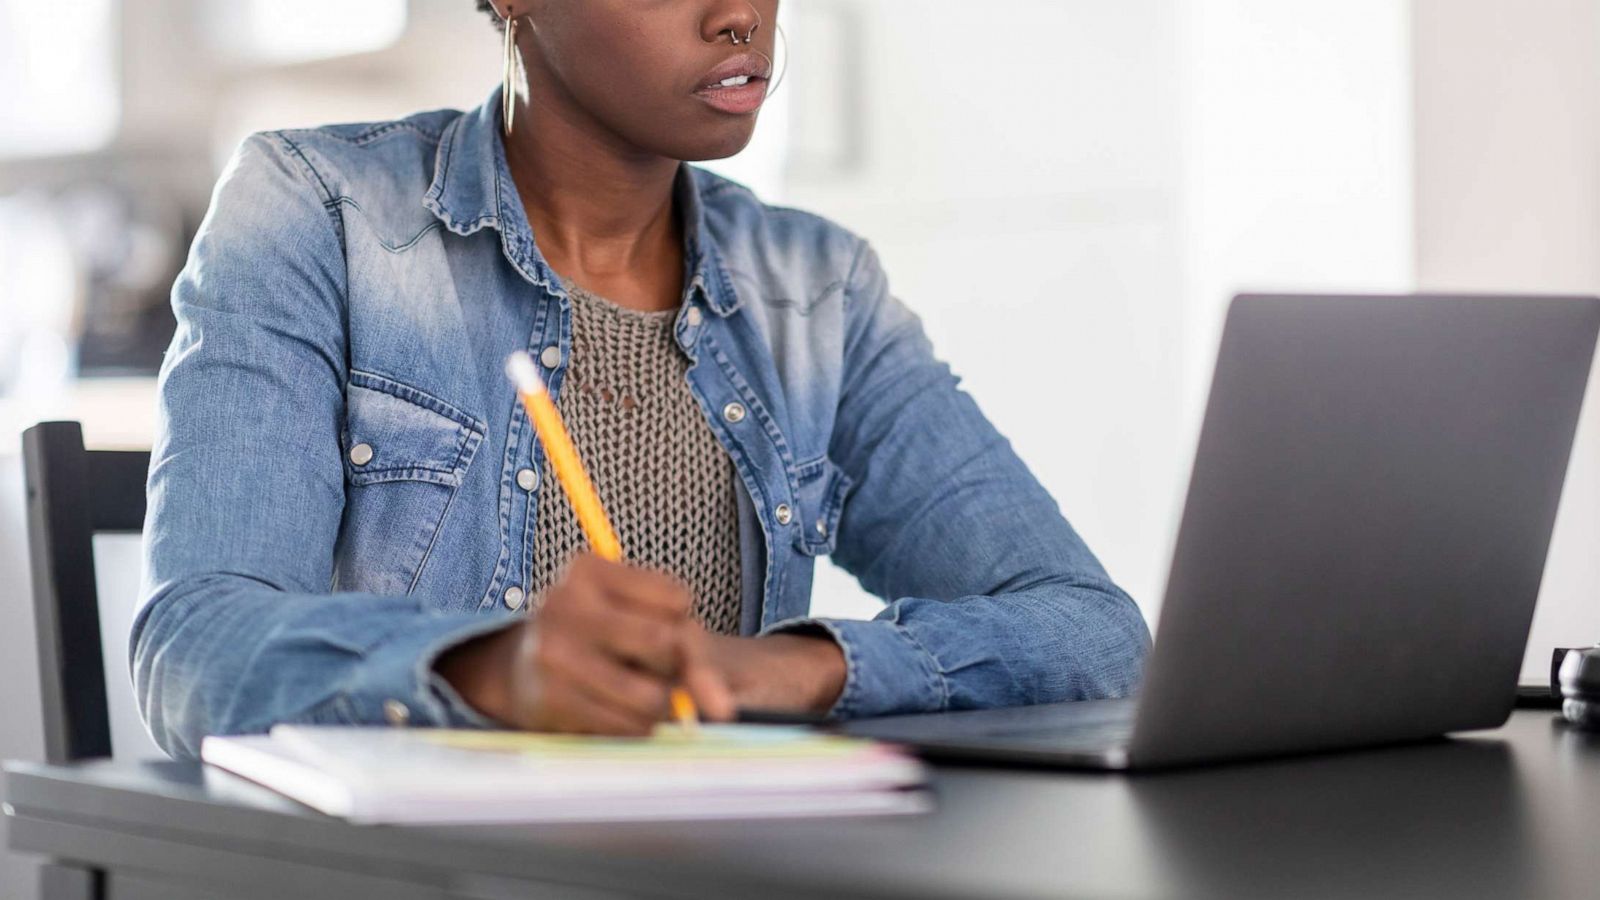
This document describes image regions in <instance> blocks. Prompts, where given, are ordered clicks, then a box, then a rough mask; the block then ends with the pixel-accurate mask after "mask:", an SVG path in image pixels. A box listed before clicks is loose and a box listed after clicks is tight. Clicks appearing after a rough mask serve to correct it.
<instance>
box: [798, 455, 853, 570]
mask: <svg viewBox="0 0 1600 900" xmlns="http://www.w3.org/2000/svg"><path fill="white" fill-rule="evenodd" d="M795 481H796V482H797V484H798V486H799V493H798V494H797V495H796V499H798V500H799V507H800V508H799V510H798V513H799V516H800V519H799V525H800V532H799V535H798V536H797V537H796V538H795V547H796V548H798V549H799V550H800V552H802V553H804V554H806V555H807V556H826V555H828V554H829V553H832V552H833V548H834V547H835V546H836V545H837V543H838V533H839V516H840V514H841V513H843V511H844V502H845V497H846V496H848V495H849V493H850V488H851V486H852V485H853V484H854V483H855V482H853V481H851V480H850V476H848V475H846V474H845V473H844V472H843V471H842V470H841V469H840V468H839V467H838V466H835V465H834V464H833V462H832V461H831V460H829V459H828V458H827V457H825V456H824V457H819V458H817V459H814V460H812V461H810V462H804V463H799V464H798V465H796V466H795Z"/></svg>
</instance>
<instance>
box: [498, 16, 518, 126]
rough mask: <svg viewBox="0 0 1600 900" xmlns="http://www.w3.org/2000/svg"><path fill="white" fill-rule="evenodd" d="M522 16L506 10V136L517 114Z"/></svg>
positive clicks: (503, 97)
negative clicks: (519, 43) (520, 22)
mask: <svg viewBox="0 0 1600 900" xmlns="http://www.w3.org/2000/svg"><path fill="white" fill-rule="evenodd" d="M519 21H520V17H518V16H513V15H511V10H509V9H507V10H506V18H505V24H506V27H505V32H506V58H505V67H504V71H503V72H502V73H501V76H500V77H501V80H502V86H501V89H500V92H501V98H500V104H501V105H500V118H501V119H503V120H504V121H505V130H506V136H507V137H510V136H511V125H512V120H513V119H515V118H516V115H517V87H516V78H517V73H518V72H519V71H521V69H522V57H521V56H520V55H518V53H517V23H518V22H519Z"/></svg>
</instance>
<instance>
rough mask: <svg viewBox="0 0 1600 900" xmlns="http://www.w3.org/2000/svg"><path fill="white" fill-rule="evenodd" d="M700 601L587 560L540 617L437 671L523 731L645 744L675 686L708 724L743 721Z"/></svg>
mask: <svg viewBox="0 0 1600 900" xmlns="http://www.w3.org/2000/svg"><path fill="white" fill-rule="evenodd" d="M692 604H693V599H692V598H691V597H690V595H689V591H688V589H687V588H685V587H684V586H683V585H682V584H681V583H679V582H678V581H676V580H674V579H673V578H671V577H669V576H667V575H663V574H661V573H658V572H652V571H649V570H646V569H639V568H635V567H633V566H628V565H623V564H619V563H612V562H606V561H605V560H602V559H600V558H599V557H597V556H594V555H593V554H589V553H585V554H582V555H580V556H578V557H577V558H576V559H574V560H573V562H572V565H570V566H569V567H568V568H567V571H566V574H565V575H564V576H563V577H562V579H561V581H560V582H559V583H557V584H556V585H555V586H553V587H551V588H550V589H549V590H548V591H547V592H546V594H545V598H544V603H543V605H542V607H541V608H540V609H539V612H538V614H537V615H533V616H529V617H528V618H527V619H526V620H525V621H523V622H519V623H517V624H516V625H514V626H512V627H510V628H506V629H503V630H501V631H497V632H494V633H492V634H489V635H486V636H484V637H481V638H478V639H476V640H473V641H470V642H468V643H466V644H463V645H461V646H460V647H456V648H454V649H452V650H450V651H449V652H447V653H446V654H445V655H444V656H442V657H441V658H440V659H439V661H438V664H437V666H436V668H437V670H438V672H439V674H440V675H442V676H443V677H444V679H445V680H446V681H448V682H450V684H451V686H452V687H454V688H455V689H456V692H457V693H459V694H460V695H461V696H462V698H463V699H464V700H466V701H467V702H468V703H470V704H472V706H473V707H474V708H476V709H477V710H479V711H480V712H482V713H484V714H485V715H487V716H489V717H491V718H493V719H495V720H497V721H499V722H501V723H503V724H505V725H507V726H509V727H512V728H520V729H524V730H528V731H562V732H573V733H580V734H608V735H645V734H648V733H649V732H650V730H651V729H652V728H654V727H655V725H656V723H658V722H661V721H663V720H665V719H666V718H667V715H668V712H669V711H670V708H671V705H670V694H671V691H672V689H673V688H674V687H679V686H682V687H684V688H686V689H687V690H688V691H689V693H690V695H691V696H692V697H694V700H695V704H696V705H697V706H698V707H699V711H700V715H701V717H702V718H705V719H710V720H714V721H726V720H729V719H731V718H732V717H733V714H734V707H733V695H732V693H731V692H730V691H729V689H728V685H727V684H726V682H725V681H724V680H723V677H722V675H721V674H720V673H719V672H718V671H717V670H716V669H715V668H713V667H712V665H711V663H710V661H709V659H708V646H709V645H708V636H707V635H706V633H705V632H704V630H703V629H701V627H700V626H699V624H698V623H696V622H695V621H694V619H693V618H691V617H690V615H689V613H690V610H691V608H692Z"/></svg>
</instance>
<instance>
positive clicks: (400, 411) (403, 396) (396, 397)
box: [344, 372, 484, 487]
mask: <svg viewBox="0 0 1600 900" xmlns="http://www.w3.org/2000/svg"><path fill="white" fill-rule="evenodd" d="M345 402H346V407H345V431H344V463H345V470H346V471H347V472H348V473H349V476H350V482H351V483H352V484H378V483H380V482H385V481H428V482H433V483H434V484H443V485H448V486H450V487H456V486H458V485H459V484H460V483H461V476H462V473H464V472H465V471H466V469H467V465H468V464H469V463H471V462H472V455H473V454H474V453H476V452H477V449H478V445H479V444H480V443H482V441H483V434H484V425H483V424H482V423H480V422H479V421H478V420H476V419H474V418H472V417H471V416H468V415H467V414H465V413H463V412H461V411H460V410H459V409H456V408H455V407H454V406H451V405H450V404H448V403H445V402H444V401H442V400H439V399H438V398H436V397H433V396H431V395H428V394H425V393H423V392H421V391H418V390H416V389H415V388H412V387H409V386H407V385H404V384H401V383H400V382H397V381H393V380H390V379H387V378H383V377H382V376H378V375H371V374H368V373H365V372H353V373H351V376H350V385H349V389H348V392H347V394H346V401H345Z"/></svg>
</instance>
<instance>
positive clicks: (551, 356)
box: [539, 344, 561, 369]
mask: <svg viewBox="0 0 1600 900" xmlns="http://www.w3.org/2000/svg"><path fill="white" fill-rule="evenodd" d="M539 362H542V363H544V367H545V368H546V369H554V368H555V367H556V366H559V365H561V348H560V347H557V346H556V345H555V344H551V345H550V346H548V347H546V348H544V352H542V353H540V354H539Z"/></svg>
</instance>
